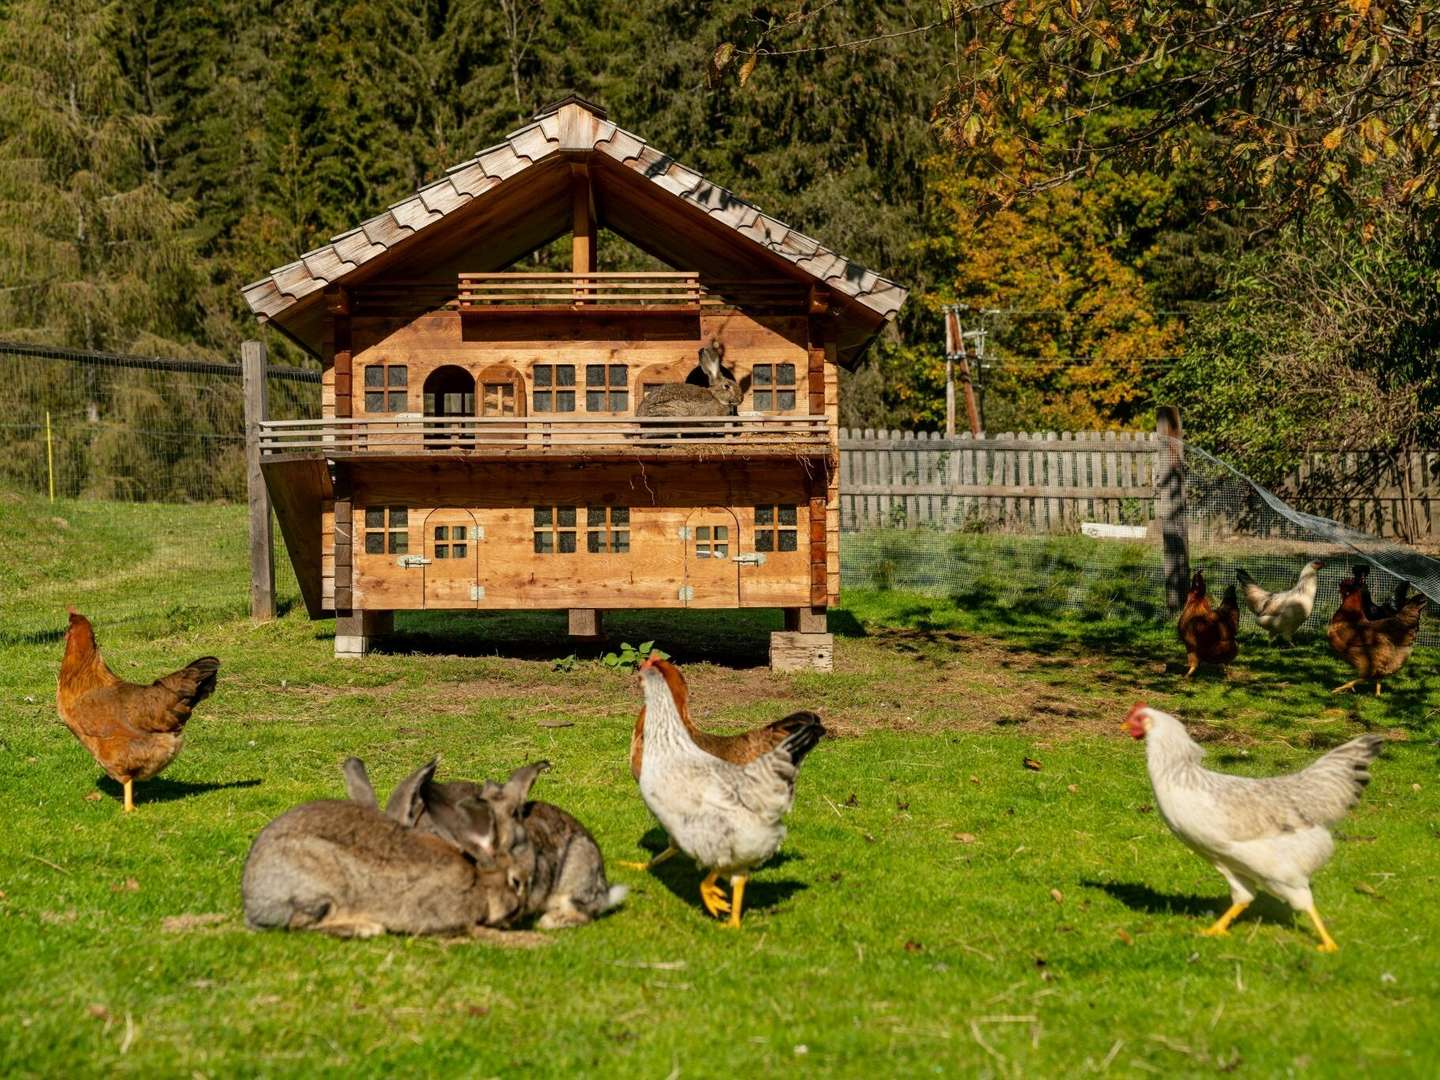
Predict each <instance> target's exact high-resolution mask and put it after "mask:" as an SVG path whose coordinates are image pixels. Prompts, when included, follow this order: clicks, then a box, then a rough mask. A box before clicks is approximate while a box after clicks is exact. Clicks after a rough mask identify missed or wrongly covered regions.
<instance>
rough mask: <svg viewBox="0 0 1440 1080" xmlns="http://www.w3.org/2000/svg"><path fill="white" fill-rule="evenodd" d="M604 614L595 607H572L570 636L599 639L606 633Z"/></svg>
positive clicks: (582, 638)
mask: <svg viewBox="0 0 1440 1080" xmlns="http://www.w3.org/2000/svg"><path fill="white" fill-rule="evenodd" d="M604 614H605V613H604V612H602V611H597V610H596V609H595V608H571V609H570V636H571V637H572V638H578V639H580V640H582V641H599V640H600V639H601V638H602V637H603V636H604V634H605V631H604V629H603V627H604V618H603V617H604Z"/></svg>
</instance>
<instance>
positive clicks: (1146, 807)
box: [1135, 802, 1155, 814]
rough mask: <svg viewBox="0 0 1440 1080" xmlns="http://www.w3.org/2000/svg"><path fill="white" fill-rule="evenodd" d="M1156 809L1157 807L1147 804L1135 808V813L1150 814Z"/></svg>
mask: <svg viewBox="0 0 1440 1080" xmlns="http://www.w3.org/2000/svg"><path fill="white" fill-rule="evenodd" d="M1154 809H1155V807H1153V806H1151V805H1150V804H1149V803H1148V802H1145V803H1141V804H1140V805H1139V806H1137V807H1135V812H1136V813H1139V814H1148V813H1150V812H1151V811H1152V810H1154Z"/></svg>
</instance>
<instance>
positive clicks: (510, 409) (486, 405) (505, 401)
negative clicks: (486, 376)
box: [480, 382, 515, 416]
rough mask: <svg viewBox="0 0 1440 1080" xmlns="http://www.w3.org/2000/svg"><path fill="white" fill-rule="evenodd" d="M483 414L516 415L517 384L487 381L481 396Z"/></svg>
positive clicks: (481, 412)
mask: <svg viewBox="0 0 1440 1080" xmlns="http://www.w3.org/2000/svg"><path fill="white" fill-rule="evenodd" d="M480 403H481V404H480V415H481V416H514V415H515V384H514V383H511V382H500V383H485V384H484V388H483V389H482V391H481V397H480Z"/></svg>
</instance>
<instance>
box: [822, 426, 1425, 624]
mask: <svg viewBox="0 0 1440 1080" xmlns="http://www.w3.org/2000/svg"><path fill="white" fill-rule="evenodd" d="M1170 442H1171V443H1172V444H1173V446H1174V449H1175V451H1177V452H1179V453H1180V455H1181V457H1182V458H1183V462H1184V465H1183V481H1182V484H1181V486H1182V488H1183V498H1182V500H1181V501H1182V504H1183V508H1182V509H1181V510H1180V511H1179V512H1178V513H1177V514H1176V515H1175V521H1176V524H1177V525H1178V526H1179V528H1180V530H1181V531H1183V533H1184V535H1185V538H1186V542H1187V550H1188V555H1189V565H1190V567H1191V569H1192V570H1193V569H1200V570H1203V571H1204V573H1205V576H1206V579H1207V584H1208V586H1209V590H1210V592H1211V594H1212V596H1213V597H1214V598H1215V601H1216V602H1217V603H1218V601H1219V598H1220V596H1221V593H1222V592H1223V591H1224V589H1225V587H1226V586H1227V585H1229V584H1232V583H1234V582H1235V581H1236V571H1238V570H1240V569H1242V568H1243V569H1244V570H1246V571H1248V572H1249V573H1250V574H1251V575H1252V576H1253V577H1254V578H1255V579H1256V580H1257V581H1258V582H1259V583H1260V584H1261V586H1262V587H1264V588H1265V589H1267V590H1270V591H1280V590H1284V589H1288V588H1290V587H1291V586H1293V585H1294V584H1295V582H1296V579H1297V577H1298V575H1299V573H1300V570H1301V568H1302V567H1303V566H1304V565H1305V564H1306V563H1307V562H1309V561H1310V560H1312V559H1321V560H1324V561H1325V563H1326V565H1325V567H1324V569H1322V571H1321V573H1320V584H1319V590H1318V593H1317V596H1316V600H1315V605H1314V608H1313V611H1312V613H1311V615H1310V619H1309V621H1308V622H1307V624H1306V627H1307V628H1308V630H1309V631H1311V632H1313V633H1318V634H1321V635H1323V634H1324V631H1325V626H1326V624H1327V623H1328V621H1329V619H1330V616H1331V615H1332V614H1333V613H1334V611H1335V609H1336V607H1338V605H1339V600H1340V597H1339V583H1340V581H1341V580H1342V579H1343V578H1345V577H1347V576H1348V575H1349V574H1350V573H1351V567H1352V566H1354V565H1355V564H1357V563H1362V562H1363V563H1366V564H1367V565H1368V566H1369V567H1370V568H1371V570H1370V574H1369V581H1368V585H1369V588H1370V591H1371V593H1372V595H1373V596H1374V598H1375V599H1376V600H1377V601H1382V600H1384V599H1385V598H1387V597H1389V596H1390V595H1391V594H1392V592H1393V590H1394V588H1395V586H1396V585H1397V584H1398V583H1399V582H1400V581H1401V580H1404V581H1408V582H1409V583H1410V588H1412V589H1413V590H1416V591H1419V592H1422V593H1424V594H1425V595H1426V596H1428V597H1429V598H1430V600H1431V603H1430V605H1429V606H1428V608H1427V611H1426V614H1425V616H1424V618H1423V619H1422V623H1421V629H1420V634H1419V638H1418V641H1419V642H1420V643H1421V644H1424V645H1437V644H1440V559H1437V558H1436V557H1435V554H1434V553H1433V552H1431V553H1427V552H1426V551H1422V550H1419V549H1417V548H1416V547H1412V546H1410V545H1408V544H1404V543H1401V542H1399V541H1397V540H1392V539H1382V538H1380V537H1378V536H1376V535H1374V534H1372V533H1369V532H1366V531H1363V530H1361V529H1357V528H1354V527H1352V526H1346V525H1342V524H1340V523H1338V522H1336V521H1333V520H1331V519H1329V518H1326V517H1323V516H1320V515H1318V514H1315V513H1311V512H1307V511H1306V510H1304V509H1300V508H1297V507H1296V506H1294V505H1292V504H1291V503H1290V502H1287V501H1286V499H1284V498H1281V497H1280V496H1278V495H1276V494H1274V493H1273V492H1270V491H1268V490H1266V489H1265V488H1264V487H1262V486H1260V485H1259V484H1257V483H1255V482H1254V481H1252V480H1250V479H1249V478H1248V477H1246V476H1245V475H1244V474H1243V473H1241V472H1239V471H1238V470H1236V469H1234V468H1232V467H1231V466H1230V465H1228V464H1226V463H1225V462H1224V461H1222V460H1220V459H1218V458H1216V457H1214V456H1212V455H1210V454H1208V453H1206V452H1205V451H1203V450H1201V449H1200V448H1199V447H1196V446H1194V445H1191V444H1188V443H1184V444H1182V443H1180V442H1178V441H1176V440H1171V441H1170ZM842 445H843V444H842ZM1150 445H1151V446H1153V448H1154V449H1155V451H1156V452H1157V454H1158V453H1159V452H1162V451H1163V448H1164V446H1165V445H1166V444H1165V442H1164V441H1155V442H1152V443H1151V444H1150ZM1047 446H1048V444H1047ZM1147 456H1149V455H1148V453H1147ZM983 472H984V470H977V473H976V475H973V476H969V477H967V479H970V480H972V481H973V480H986V481H993V480H994V476H992V475H990V474H986V475H983V476H982V475H980V474H981V473H983ZM1040 472H1043V470H1040V469H1039V468H1038V467H1036V470H1035V471H1034V472H1032V473H1031V474H1029V476H1028V477H1020V476H1017V475H1010V476H1006V477H1003V478H1000V480H999V486H996V487H995V489H994V490H995V491H996V493H997V494H996V496H995V497H987V496H986V495H984V494H983V493H981V492H982V491H983V488H981V487H979V486H977V485H976V484H974V483H972V484H970V485H964V486H959V487H957V488H955V490H958V491H961V492H964V494H962V495H961V496H959V497H958V498H956V499H954V500H952V502H951V503H950V504H948V505H947V508H946V513H944V514H943V515H941V514H934V515H931V517H930V520H931V521H932V522H934V523H933V524H927V525H922V526H919V527H915V526H912V525H910V520H911V519H913V513H911V512H907V511H905V510H904V503H903V502H892V503H891V504H890V506H889V508H888V509H887V508H886V507H883V506H882V508H881V510H880V512H878V513H870V514H859V513H853V512H852V513H850V514H848V515H847V516H846V518H842V520H844V521H845V525H846V530H847V531H845V532H844V533H842V536H841V544H840V556H841V583H842V587H843V588H845V589H878V590H909V591H915V592H919V593H922V594H927V595H930V596H948V597H950V598H952V599H954V600H955V601H956V602H957V603H960V604H964V605H966V606H973V605H977V604H978V605H983V606H986V607H988V608H992V609H994V610H996V611H997V612H999V613H1001V614H1002V615H1010V616H1016V617H1023V616H1025V615H1036V616H1044V615H1047V614H1053V613H1056V612H1061V611H1063V612H1069V613H1072V614H1074V615H1076V616H1078V617H1080V618H1083V619H1093V620H1120V621H1127V620H1128V621H1134V622H1137V623H1140V624H1153V625H1161V624H1165V623H1170V622H1173V620H1174V617H1175V616H1174V612H1173V611H1172V610H1171V609H1170V608H1169V606H1168V605H1167V603H1166V571H1165V560H1164V554H1163V529H1162V527H1161V523H1160V520H1159V513H1160V507H1159V506H1158V505H1157V504H1158V503H1159V500H1158V499H1157V498H1156V497H1155V495H1154V494H1151V496H1150V497H1149V498H1139V497H1136V493H1135V492H1133V491H1132V492H1128V493H1127V497H1126V499H1125V500H1124V501H1123V504H1119V505H1120V512H1109V513H1107V512H1104V511H1103V510H1101V509H1100V508H1099V503H1100V500H1098V499H1096V500H1090V501H1087V500H1086V499H1085V498H1078V497H1076V496H1075V491H1074V488H1073V480H1069V481H1064V480H1063V478H1062V480H1061V481H1060V482H1061V483H1063V482H1069V483H1070V484H1071V485H1072V486H1071V487H1070V488H1066V487H1063V486H1055V487H1046V486H1044V481H1045V480H1046V477H1044V476H1043V475H1037V474H1038V473H1040ZM994 475H998V473H997V474H994ZM1154 475H1156V476H1158V475H1159V473H1158V472H1157V473H1155V474H1154ZM922 479H923V477H922ZM1022 479H1024V480H1028V482H1029V484H1030V485H1031V486H1030V487H1026V486H1025V485H1024V484H1023V483H1021V480H1022ZM1147 480H1148V478H1147ZM1007 482H1008V484H1007ZM1096 482H1098V477H1097V478H1096ZM856 487H857V489H858V490H860V491H869V490H870V488H868V487H866V486H865V485H864V484H863V483H860V484H857V485H856ZM843 490H844V488H843V486H842V492H843ZM896 490H905V489H902V488H897V489H896ZM921 490H925V489H923V488H922V489H921ZM937 490H938V489H937ZM1017 492H1019V493H1025V492H1028V494H1021V495H1018V496H1017V494H1016V493H1017ZM1112 501H1113V500H1112ZM1057 503H1059V504H1065V505H1064V506H1063V507H1062V512H1060V513H1054V512H1051V513H1043V512H1037V511H1036V509H1035V507H1036V505H1037V504H1038V505H1039V506H1040V507H1041V509H1042V510H1043V509H1044V508H1045V507H1046V506H1052V507H1053V506H1054V505H1055V504H1057ZM1087 511H1088V513H1087ZM887 518H888V520H887ZM867 519H868V521H867ZM870 522H874V524H869V523H870ZM1246 625H1249V626H1253V625H1254V624H1253V620H1252V619H1251V617H1250V615H1249V614H1248V613H1245V614H1244V615H1243V616H1242V626H1246Z"/></svg>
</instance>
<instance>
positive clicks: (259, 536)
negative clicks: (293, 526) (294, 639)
mask: <svg viewBox="0 0 1440 1080" xmlns="http://www.w3.org/2000/svg"><path fill="white" fill-rule="evenodd" d="M265 366H266V365H265V343H264V342H261V341H246V342H243V343H242V344H241V346H240V368H241V377H242V380H243V390H244V395H245V490H246V497H247V501H248V504H249V521H250V617H251V618H252V619H259V620H265V619H273V618H274V617H275V537H274V529H273V526H272V524H271V511H270V493H269V491H268V490H267V489H266V487H265V475H264V473H263V472H262V471H261V468H260V425H261V423H262V422H263V421H264V420H265V417H266V415H267V414H268V412H269V391H268V387H267V385H266V378H265Z"/></svg>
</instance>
